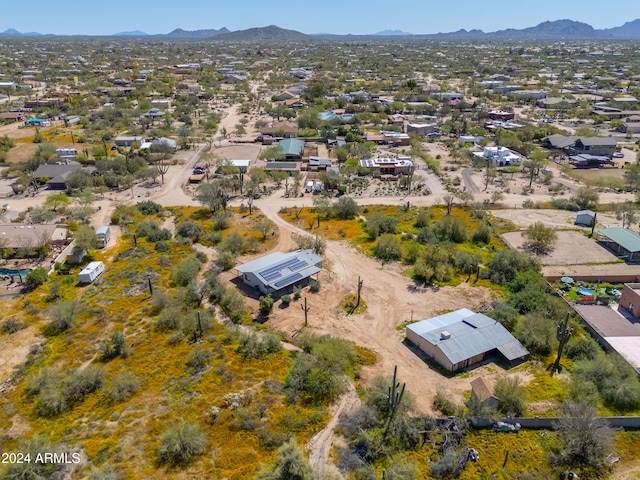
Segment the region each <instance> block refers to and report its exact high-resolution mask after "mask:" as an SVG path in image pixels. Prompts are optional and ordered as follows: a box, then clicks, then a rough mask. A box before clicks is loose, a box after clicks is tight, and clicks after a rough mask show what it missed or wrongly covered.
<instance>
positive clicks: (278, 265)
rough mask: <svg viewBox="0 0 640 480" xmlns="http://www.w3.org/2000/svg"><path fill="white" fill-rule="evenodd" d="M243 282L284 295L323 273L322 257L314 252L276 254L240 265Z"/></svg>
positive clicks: (263, 291) (237, 269)
mask: <svg viewBox="0 0 640 480" xmlns="http://www.w3.org/2000/svg"><path fill="white" fill-rule="evenodd" d="M235 269H236V271H238V272H239V273H241V274H242V281H243V282H244V283H245V284H246V285H249V286H252V287H254V288H257V289H258V290H260V291H261V292H262V293H264V294H269V293H271V294H274V295H275V296H279V295H283V294H285V293H287V292H288V291H290V290H292V289H293V287H294V286H297V285H300V284H303V283H305V282H307V281H308V279H309V277H311V275H314V274H316V273H318V272H319V271H320V270H322V257H321V256H320V255H318V254H316V253H315V252H314V251H313V250H296V251H295V252H290V253H283V252H275V253H272V254H270V255H267V256H265V257H262V258H258V259H257V260H254V261H252V262H249V263H245V264H243V265H238V266H237V267H236V268H235Z"/></svg>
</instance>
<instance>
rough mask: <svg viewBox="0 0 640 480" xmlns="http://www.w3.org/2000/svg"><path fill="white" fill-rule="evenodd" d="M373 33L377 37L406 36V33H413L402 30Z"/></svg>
mask: <svg viewBox="0 0 640 480" xmlns="http://www.w3.org/2000/svg"><path fill="white" fill-rule="evenodd" d="M373 35H375V36H377V37H406V36H408V35H413V33H409V32H403V31H402V30H383V31H381V32H378V33H374V34H373Z"/></svg>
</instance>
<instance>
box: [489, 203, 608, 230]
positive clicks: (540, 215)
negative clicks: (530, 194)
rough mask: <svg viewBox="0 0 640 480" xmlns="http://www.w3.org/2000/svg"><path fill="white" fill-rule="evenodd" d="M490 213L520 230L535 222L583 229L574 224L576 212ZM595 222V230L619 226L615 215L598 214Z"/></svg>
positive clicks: (526, 211)
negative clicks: (511, 223)
mask: <svg viewBox="0 0 640 480" xmlns="http://www.w3.org/2000/svg"><path fill="white" fill-rule="evenodd" d="M490 212H491V214H492V215H493V216H495V217H499V218H504V219H505V220H509V221H511V222H513V223H514V224H515V225H516V226H518V227H521V228H526V227H528V226H530V225H533V224H534V223H536V222H543V223H544V224H545V225H546V226H547V227H553V228H558V229H568V228H584V227H579V226H576V225H575V224H574V222H575V220H576V212H567V211H563V210H546V209H533V210H524V209H521V208H520V209H501V210H490ZM597 222H598V223H597V225H596V229H600V228H606V227H610V226H613V225H619V224H620V221H619V220H616V217H615V215H613V214H608V213H598V217H597Z"/></svg>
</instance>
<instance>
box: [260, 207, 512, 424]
mask: <svg viewBox="0 0 640 480" xmlns="http://www.w3.org/2000/svg"><path fill="white" fill-rule="evenodd" d="M260 208H261V209H262V211H263V213H265V215H266V216H267V217H269V218H270V219H271V220H273V221H274V222H276V224H278V226H279V227H280V239H281V240H280V243H279V246H278V247H277V248H276V249H277V250H281V247H283V246H290V247H292V246H293V245H292V243H291V241H290V240H287V238H288V237H290V234H291V232H292V231H298V229H296V228H295V227H292V226H291V225H289V224H287V223H286V222H284V220H282V219H280V217H279V216H278V215H277V210H278V202H277V200H275V201H274V200H272V201H263V202H260ZM325 258H326V262H325V269H324V271H323V272H322V274H321V276H320V282H321V285H322V288H321V291H320V293H319V294H316V295H313V294H305V295H306V297H307V303H308V307H309V308H310V311H309V326H310V328H311V329H312V330H313V331H314V332H316V333H318V334H331V335H335V336H337V337H341V338H346V339H349V340H352V341H354V342H356V343H357V344H358V345H362V346H365V347H367V348H370V349H371V350H373V351H375V352H376V354H377V356H378V362H377V363H376V364H375V365H372V366H366V367H364V368H363V370H362V378H363V380H364V382H365V384H366V383H368V382H370V381H371V380H372V379H373V378H374V377H375V376H377V375H382V376H390V375H391V374H392V372H393V367H394V365H397V366H398V375H399V378H400V380H401V381H402V382H406V383H407V388H408V390H409V391H410V392H411V393H412V394H413V395H414V396H415V398H416V402H417V404H418V407H419V408H420V409H421V410H423V411H425V412H433V405H432V402H433V396H434V395H435V393H436V391H437V390H443V391H445V392H447V393H448V394H449V396H450V397H451V398H452V399H454V400H455V401H457V402H462V401H463V393H464V392H465V391H468V390H470V388H471V387H470V382H471V380H473V378H476V377H477V376H481V375H484V376H488V377H490V378H495V376H497V375H499V374H501V373H503V370H502V368H500V367H498V366H497V365H495V364H491V365H490V366H482V367H479V368H476V369H475V370H472V371H471V373H470V375H468V376H459V377H453V378H446V377H444V376H442V375H441V374H440V373H438V372H436V371H435V370H433V369H432V368H431V367H430V366H429V365H427V364H426V363H425V362H423V360H422V359H421V358H420V357H419V356H418V355H417V354H416V353H415V352H414V351H412V350H411V349H409V348H408V347H407V346H406V345H405V344H404V343H403V339H404V329H403V328H401V326H402V325H403V324H404V323H405V322H408V321H410V320H411V319H413V320H414V321H417V320H422V319H425V318H429V317H431V316H434V315H436V314H438V313H439V312H443V311H446V310H454V309H458V308H463V307H466V308H470V309H473V308H477V307H478V306H479V305H480V304H481V303H483V302H486V301H488V300H489V299H491V298H492V292H491V291H489V290H488V289H485V288H478V287H472V286H470V285H468V284H462V285H460V286H458V287H455V288H454V287H444V288H440V289H439V290H437V291H434V290H432V289H430V288H420V287H418V288H416V286H415V284H414V283H413V282H412V281H411V279H409V278H407V277H406V276H404V275H402V273H401V270H402V268H401V266H400V265H398V264H390V265H381V264H380V263H379V262H377V261H375V260H372V259H371V258H369V257H367V256H365V255H364V254H362V253H359V252H358V251H356V249H355V248H354V247H352V246H351V245H350V244H349V243H348V242H346V241H343V242H333V241H330V242H328V246H327V252H326V254H325ZM358 276H360V277H361V278H362V279H363V280H364V286H363V289H362V298H363V299H364V301H365V302H366V304H367V307H368V309H367V312H366V313H365V314H362V315H351V316H349V315H347V314H346V313H344V311H343V310H342V309H341V308H340V302H341V301H342V300H343V299H344V298H345V297H346V296H347V295H348V294H353V293H354V292H355V290H356V285H357V280H358ZM269 323H270V324H271V325H273V326H274V327H275V328H276V329H278V330H280V331H282V332H284V333H286V334H287V335H289V336H291V335H292V334H294V333H295V332H296V331H297V330H298V329H299V328H300V327H301V326H302V324H303V323H304V315H303V313H302V312H301V310H300V307H299V302H297V303H296V302H294V303H292V304H291V305H290V306H289V307H288V308H286V309H279V308H276V309H275V312H274V314H273V316H272V319H271V320H270V321H269ZM399 327H400V328H399Z"/></svg>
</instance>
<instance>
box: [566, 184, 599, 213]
mask: <svg viewBox="0 0 640 480" xmlns="http://www.w3.org/2000/svg"><path fill="white" fill-rule="evenodd" d="M571 199H572V200H573V201H574V202H575V203H577V204H578V205H579V206H580V208H582V209H591V210H594V209H595V208H596V206H597V205H598V200H600V195H599V194H598V192H596V191H595V190H594V189H593V188H590V187H581V188H579V189H578V191H577V192H576V194H575V195H574V196H573V197H571Z"/></svg>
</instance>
